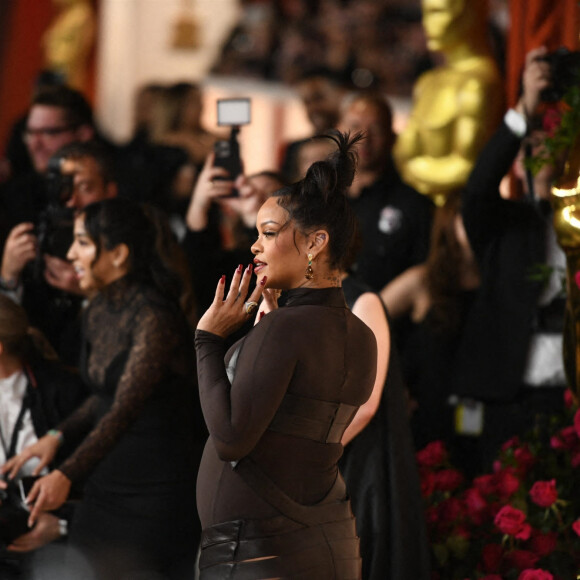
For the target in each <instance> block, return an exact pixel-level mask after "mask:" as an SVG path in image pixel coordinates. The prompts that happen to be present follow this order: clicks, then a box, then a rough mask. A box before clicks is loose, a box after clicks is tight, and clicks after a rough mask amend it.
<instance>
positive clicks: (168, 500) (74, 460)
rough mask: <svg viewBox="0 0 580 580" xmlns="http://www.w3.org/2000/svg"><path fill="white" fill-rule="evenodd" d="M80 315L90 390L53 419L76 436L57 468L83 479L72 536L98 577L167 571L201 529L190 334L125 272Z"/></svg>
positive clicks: (170, 307) (191, 547)
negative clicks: (194, 494)
mask: <svg viewBox="0 0 580 580" xmlns="http://www.w3.org/2000/svg"><path fill="white" fill-rule="evenodd" d="M84 322H85V329H84V338H85V344H84V345H83V352H84V356H83V359H82V364H81V370H82V372H83V374H84V378H85V380H86V381H87V382H88V384H89V385H90V386H91V389H92V391H93V394H92V395H91V396H90V397H89V398H88V399H87V400H86V402H85V403H84V405H82V406H81V407H80V408H79V409H78V410H77V411H76V412H75V413H74V414H73V415H71V416H70V417H69V418H68V419H67V420H65V421H64V422H63V423H62V424H61V425H60V427H59V428H60V429H61V430H62V432H63V435H64V438H65V440H66V441H71V442H74V441H81V443H80V445H79V446H78V447H77V449H76V451H75V452H74V453H73V454H72V455H71V456H70V457H69V459H68V460H66V461H65V462H64V463H63V464H62V465H60V466H59V467H58V469H60V470H61V471H62V472H63V473H64V474H65V475H66V476H67V477H68V478H69V479H70V480H71V481H72V482H73V483H76V482H79V481H82V482H85V486H84V493H83V500H82V502H81V504H80V506H79V508H78V509H77V510H76V513H75V518H74V520H73V524H72V529H71V533H70V544H71V545H72V546H73V548H74V549H77V550H79V551H80V552H81V553H82V554H83V556H84V557H86V558H88V560H89V561H90V562H91V564H92V565H93V566H94V567H95V568H96V570H97V573H98V577H99V578H106V579H107V580H112V579H114V578H120V577H122V575H123V574H125V573H128V571H135V570H146V571H149V572H151V571H158V572H163V573H169V570H170V569H171V568H174V567H177V568H179V567H181V566H183V567H185V566H187V565H188V562H187V561H188V560H191V552H192V551H193V552H195V542H196V539H197V538H198V537H199V532H198V531H197V525H198V523H197V514H196V510H195V505H194V503H193V502H191V501H189V499H188V498H190V497H191V496H192V489H194V485H195V477H196V467H197V466H196V462H195V448H194V444H195V428H196V425H195V424H194V423H195V397H197V392H196V389H195V378H194V377H195V368H194V366H193V365H192V364H191V358H192V349H193V341H192V340H191V339H192V333H191V331H190V329H189V328H188V326H187V323H186V321H185V319H184V317H183V315H182V314H181V312H180V311H179V308H178V307H177V305H174V304H171V303H170V302H168V301H166V300H165V299H164V298H162V297H161V295H160V294H159V293H158V292H157V291H155V290H154V289H153V288H150V287H148V286H146V285H143V284H138V283H132V282H131V281H130V280H127V279H125V278H123V279H121V280H118V281H116V282H114V283H113V284H111V285H110V286H108V287H107V288H105V289H104V290H103V291H102V292H101V293H100V294H99V295H97V296H96V297H95V298H94V299H93V300H92V302H91V303H90V305H89V306H88V308H87V311H86V313H85V321H84ZM200 420H201V421H203V420H202V419H201V417H199V416H198V421H200ZM198 457H199V455H198ZM186 577H188V576H185V575H184V573H183V570H182V571H181V572H179V571H175V578H180V579H181V578H186Z"/></svg>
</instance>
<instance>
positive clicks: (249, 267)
mask: <svg viewBox="0 0 580 580" xmlns="http://www.w3.org/2000/svg"><path fill="white" fill-rule="evenodd" d="M246 270H247V271H248V273H249V274H251V273H252V264H248V267H247V268H246Z"/></svg>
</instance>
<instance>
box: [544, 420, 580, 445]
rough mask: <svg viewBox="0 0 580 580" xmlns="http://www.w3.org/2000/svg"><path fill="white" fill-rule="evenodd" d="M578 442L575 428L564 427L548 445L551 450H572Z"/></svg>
mask: <svg viewBox="0 0 580 580" xmlns="http://www.w3.org/2000/svg"><path fill="white" fill-rule="evenodd" d="M577 441H578V434H577V433H576V428H575V427H573V426H572V425H571V426H570V427H564V429H561V430H560V432H559V433H558V434H556V435H554V436H553V437H552V439H551V440H550V443H551V445H552V448H553V449H573V448H574V446H575V445H576V443H577Z"/></svg>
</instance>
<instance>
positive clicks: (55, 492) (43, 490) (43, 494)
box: [26, 469, 71, 527]
mask: <svg viewBox="0 0 580 580" xmlns="http://www.w3.org/2000/svg"><path fill="white" fill-rule="evenodd" d="M70 487H71V481H70V479H69V478H68V477H67V476H66V475H65V474H64V473H63V472H62V471H59V470H58V469H55V470H54V471H52V472H51V473H49V474H48V475H45V476H44V477H41V478H40V479H38V480H37V481H36V482H35V483H34V485H33V486H32V489H31V490H30V493H29V494H28V497H27V498H26V503H28V504H32V509H31V510H30V517H29V518H28V525H29V526H30V527H32V526H33V525H34V522H36V520H37V518H38V516H39V515H40V514H41V512H46V511H52V510H56V509H58V508H59V507H60V506H61V505H62V504H63V503H64V502H65V501H66V500H67V498H68V494H69V492H70Z"/></svg>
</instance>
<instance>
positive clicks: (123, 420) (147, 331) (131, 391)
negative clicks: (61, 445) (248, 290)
mask: <svg viewBox="0 0 580 580" xmlns="http://www.w3.org/2000/svg"><path fill="white" fill-rule="evenodd" d="M128 314H129V315H130V316H131V319H129V320H130V324H131V328H132V331H131V336H130V346H129V348H128V352H127V356H126V363H125V365H124V367H123V370H122V372H121V374H120V379H119V381H118V384H117V387H116V390H115V395H114V400H113V403H112V405H111V407H110V409H109V410H108V411H107V412H106V413H105V414H104V415H103V416H102V417H101V418H100V419H99V421H98V422H97V423H96V424H95V426H94V428H93V429H92V431H91V432H90V433H89V434H88V435H87V437H86V438H85V440H84V441H83V442H82V443H81V445H79V447H78V448H77V449H76V451H75V452H74V453H73V454H72V455H71V457H70V458H69V459H68V460H67V461H65V462H64V463H63V464H62V465H61V466H60V467H59V469H60V471H62V472H63V473H64V474H65V475H66V476H67V477H68V478H69V479H70V480H71V481H78V480H79V479H81V478H84V477H86V475H88V473H89V472H90V471H91V470H92V469H93V468H94V467H95V466H96V465H97V463H98V462H99V461H101V460H102V459H103V458H104V457H105V456H106V455H107V453H108V452H110V450H111V449H112V448H113V447H114V446H115V444H116V442H117V441H118V439H119V438H120V436H121V435H122V434H123V433H124V432H125V431H126V430H127V428H128V427H129V426H130V425H131V423H132V422H133V421H134V420H135V419H136V418H137V417H138V416H139V414H140V413H141V411H142V410H143V407H144V405H145V403H146V402H147V399H148V398H149V397H150V396H151V395H152V393H154V391H155V389H157V388H158V387H160V386H161V385H162V383H163V378H164V376H166V375H167V373H168V372H169V370H170V365H172V364H174V363H175V349H176V347H177V346H178V344H179V342H180V336H181V335H180V333H179V332H176V327H175V324H174V320H172V318H173V317H172V316H170V315H168V312H167V311H163V309H156V308H155V307H152V306H151V305H148V304H145V305H142V307H141V308H139V309H138V310H137V311H136V312H135V313H131V312H129V313H128ZM133 314H134V315H133ZM127 318H129V316H127ZM107 322H108V320H107V319H106V318H104V319H103V318H101V319H100V321H99V323H100V324H101V325H102V326H103V327H106V326H111V325H110V324H109V325H107ZM128 322H129V321H127V320H123V319H122V318H121V319H120V320H117V321H116V324H115V325H114V328H113V330H112V332H113V333H115V332H116V333H117V334H118V333H119V329H120V328H122V326H121V325H122V324H123V323H128ZM107 331H110V329H107V328H103V333H102V334H103V335H104V336H101V340H100V341H99V342H98V343H96V344H95V343H93V351H95V350H96V349H97V348H99V349H102V350H103V351H104V355H105V357H103V356H98V355H100V354H101V353H94V354H95V359H96V360H95V363H96V366H99V367H101V368H102V366H103V365H99V364H98V363H99V361H100V360H101V361H102V360H108V361H112V360H114V355H115V354H118V352H116V351H118V349H119V345H118V344H115V341H114V336H115V334H113V335H112V336H113V340H112V341H108V340H106V338H107V334H106V333H107ZM107 351H111V352H107ZM107 355H108V356H107ZM101 372H103V371H101ZM89 374H91V369H90V365H89ZM81 410H82V409H81ZM81 410H79V415H80V411H81ZM65 427H67V428H68V426H67V425H65Z"/></svg>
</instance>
